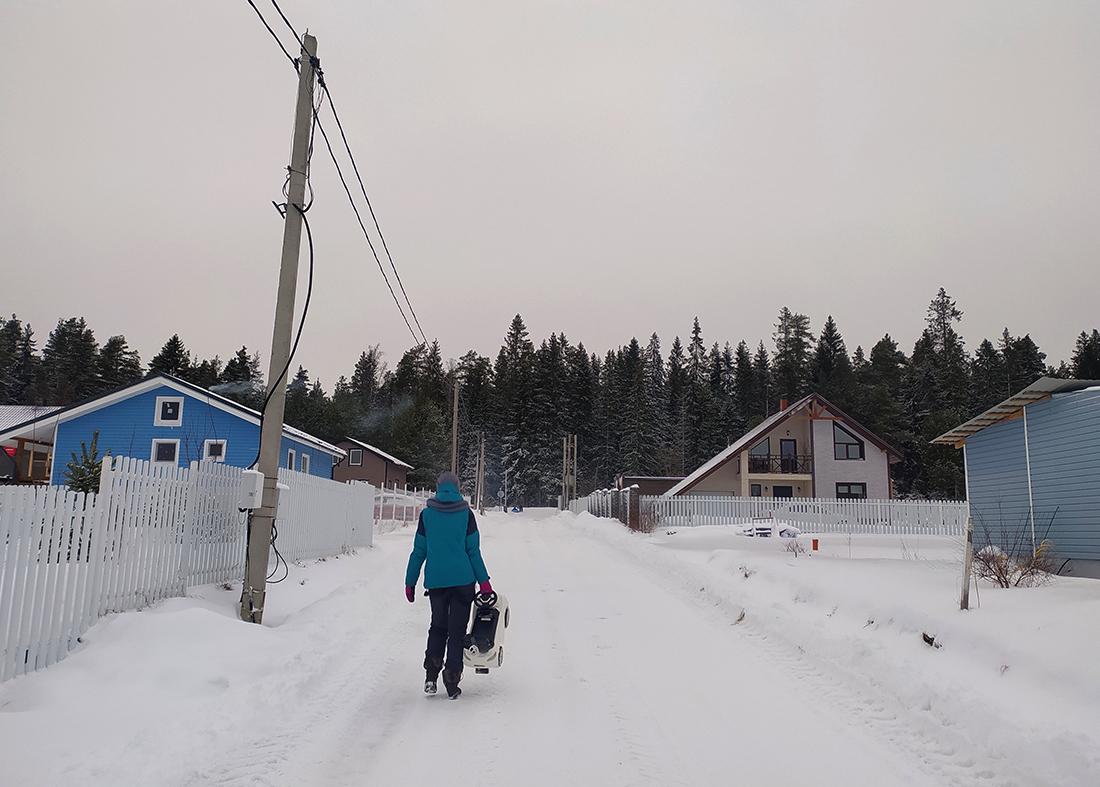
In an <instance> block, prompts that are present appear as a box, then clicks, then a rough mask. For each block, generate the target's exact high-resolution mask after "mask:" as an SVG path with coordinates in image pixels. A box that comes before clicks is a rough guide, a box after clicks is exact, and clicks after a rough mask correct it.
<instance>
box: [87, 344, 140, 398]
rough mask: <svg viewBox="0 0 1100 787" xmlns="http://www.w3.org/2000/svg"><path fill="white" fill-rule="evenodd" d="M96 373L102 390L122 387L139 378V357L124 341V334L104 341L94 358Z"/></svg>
mask: <svg viewBox="0 0 1100 787" xmlns="http://www.w3.org/2000/svg"><path fill="white" fill-rule="evenodd" d="M96 374H97V376H98V377H99V385H100V390H103V391H110V390H114V389H115V388H122V387H123V386H126V385H130V384H131V383H136V382H137V381H138V380H140V379H141V377H142V374H143V372H142V368H141V358H140V357H139V356H138V354H137V351H136V350H133V349H131V348H130V346H129V345H128V344H127V343H126V337H125V336H112V337H111V338H110V339H108V340H107V341H106V342H104V344H103V347H102V348H101V349H100V351H99V357H98V358H97V359H96Z"/></svg>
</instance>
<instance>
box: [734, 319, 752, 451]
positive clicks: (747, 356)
mask: <svg viewBox="0 0 1100 787" xmlns="http://www.w3.org/2000/svg"><path fill="white" fill-rule="evenodd" d="M755 398H756V371H755V369H754V368H753V363H752V353H750V352H749V346H748V345H747V344H746V343H745V340H744V339H742V340H741V341H740V342H738V344H737V350H736V351H735V352H734V355H733V402H734V407H735V408H736V412H737V422H736V435H735V436H736V437H740V436H741V435H742V434H744V433H745V432H746V431H747V430H748V428H749V424H751V423H752V420H753V414H754V412H755V411H754V409H753V405H754V401H755Z"/></svg>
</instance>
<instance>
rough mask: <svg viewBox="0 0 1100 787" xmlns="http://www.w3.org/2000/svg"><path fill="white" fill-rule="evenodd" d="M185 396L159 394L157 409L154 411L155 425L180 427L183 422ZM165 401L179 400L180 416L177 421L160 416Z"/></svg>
mask: <svg viewBox="0 0 1100 787" xmlns="http://www.w3.org/2000/svg"><path fill="white" fill-rule="evenodd" d="M184 398H185V397H183V396H158V397H157V409H156V410H154V411H153V426H174V427H178V426H180V425H182V424H183V400H184ZM165 402H178V403H179V406H180V410H179V412H180V417H179V418H177V419H176V420H175V421H165V420H162V419H161V417H160V412H161V409H160V407H161V405H162V404H164V403H165Z"/></svg>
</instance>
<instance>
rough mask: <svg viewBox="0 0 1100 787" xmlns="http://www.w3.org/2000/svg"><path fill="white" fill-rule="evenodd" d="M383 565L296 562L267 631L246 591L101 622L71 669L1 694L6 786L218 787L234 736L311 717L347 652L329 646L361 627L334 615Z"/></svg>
mask: <svg viewBox="0 0 1100 787" xmlns="http://www.w3.org/2000/svg"><path fill="white" fill-rule="evenodd" d="M381 557H382V556H381V555H379V554H378V553H377V550H363V551H361V552H360V554H357V555H346V556H342V557H339V558H328V559H325V560H319V561H308V562H307V563H306V564H301V565H293V564H292V565H291V573H290V576H289V578H288V579H287V580H286V581H285V582H283V583H281V584H277V585H273V586H269V594H268V606H269V608H270V610H271V611H270V612H269V613H268V614H267V615H266V616H265V619H264V625H263V626H249V625H243V624H241V623H240V621H239V620H238V619H237V617H236V615H237V605H238V600H239V598H240V585H239V584H234V585H233V586H232V587H231V589H229V590H226V589H223V588H222V587H221V586H218V585H204V586H201V587H197V588H193V589H191V591H190V594H189V596H188V597H187V598H174V599H169V600H166V601H163V602H161V603H159V604H156V605H154V606H152V607H150V608H148V609H145V610H143V611H134V612H126V613H122V614H118V615H111V616H108V617H106V618H103V619H102V620H100V621H99V622H98V623H97V624H96V625H95V626H93V627H92V628H91V629H90V630H89V631H88V632H87V633H86V634H85V636H84V637H83V645H81V646H80V647H78V648H77V649H76V650H75V651H74V652H73V653H72V654H71V655H70V656H69V657H68V658H67V659H66V660H65V661H63V662H61V663H59V664H57V665H54V666H52V667H50V668H49V669H47V670H44V671H41V672H37V673H33V674H30V675H27V676H25V677H21V678H17V679H15V680H12V681H8V682H6V683H4V684H0V759H2V761H3V766H2V773H3V775H2V778H0V782H2V783H4V784H21V785H37V784H42V785H47V784H49V785H52V784H66V785H82V784H113V785H118V784H134V785H150V784H191V783H193V784H200V783H207V782H209V781H210V774H209V773H207V771H206V767H207V765H208V763H209V762H210V761H216V760H220V759H221V756H220V755H221V754H222V753H225V752H228V751H229V750H230V749H232V748H233V747H235V746H239V745H240V735H239V734H235V733H234V729H235V728H238V727H239V726H240V725H241V724H242V723H248V724H249V725H250V726H252V727H253V728H254V730H255V731H256V732H258V733H260V734H261V735H262V731H263V730H264V729H265V728H266V727H271V728H272V729H274V728H275V727H276V726H277V722H278V720H279V719H280V718H285V716H286V715H287V714H300V713H302V703H303V700H304V699H305V698H308V696H309V695H310V692H311V689H312V687H313V686H315V685H316V684H317V683H318V681H319V679H320V678H321V677H322V676H323V675H324V673H325V671H326V670H327V669H330V668H333V666H334V662H333V660H334V659H335V658H337V657H338V656H340V655H341V654H342V652H343V649H342V648H334V649H333V651H334V652H331V653H326V647H325V645H326V643H335V642H338V639H339V636H340V633H341V630H342V629H343V628H345V627H351V628H354V627H356V626H360V627H361V626H364V625H365V624H364V621H362V620H356V619H354V618H353V619H349V620H346V621H344V620H343V619H342V617H341V616H340V615H338V614H333V608H334V607H335V606H337V605H340V604H341V596H342V595H343V594H344V593H346V592H347V591H348V588H349V587H355V586H356V585H360V584H362V583H363V582H364V581H369V580H364V579H363V578H364V577H370V576H371V575H374V574H378V573H379V572H378V571H377V570H375V567H376V566H379V565H382V562H381ZM387 578H388V577H387ZM392 595H397V594H396V592H394V593H393V594H392ZM317 654H320V656H321V657H320V658H318V657H317ZM246 720H248V721H247V722H246ZM241 762H242V767H245V766H247V765H248V764H249V762H250V759H249V758H248V757H245V758H244V759H243V760H242V761H241ZM262 771H263V768H262V767H257V768H256V772H262ZM165 774H172V776H171V778H168V779H166V778H165Z"/></svg>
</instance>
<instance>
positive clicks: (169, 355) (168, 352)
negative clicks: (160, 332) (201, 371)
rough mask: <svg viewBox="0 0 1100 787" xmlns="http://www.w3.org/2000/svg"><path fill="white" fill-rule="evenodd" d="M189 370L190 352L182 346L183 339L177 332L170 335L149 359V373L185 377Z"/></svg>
mask: <svg viewBox="0 0 1100 787" xmlns="http://www.w3.org/2000/svg"><path fill="white" fill-rule="evenodd" d="M190 370H191V353H189V352H188V351H187V348H186V347H184V346H183V340H182V339H181V338H180V336H179V334H178V333H174V334H172V336H171V337H170V338H169V339H168V341H166V342H165V343H164V346H163V347H161V348H160V352H158V353H157V354H156V355H154V356H153V358H152V360H150V361H149V372H150V373H151V374H171V375H173V376H175V377H181V378H186V377H187V374H188V372H189V371H190Z"/></svg>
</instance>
